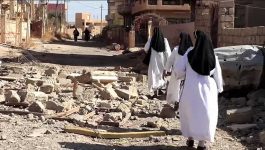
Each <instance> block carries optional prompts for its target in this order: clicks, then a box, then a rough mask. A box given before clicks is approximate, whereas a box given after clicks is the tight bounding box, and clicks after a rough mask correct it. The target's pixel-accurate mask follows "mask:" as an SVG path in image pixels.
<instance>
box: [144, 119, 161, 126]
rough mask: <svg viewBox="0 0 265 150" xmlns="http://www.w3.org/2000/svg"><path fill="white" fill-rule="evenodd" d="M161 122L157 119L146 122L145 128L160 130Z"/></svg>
mask: <svg viewBox="0 0 265 150" xmlns="http://www.w3.org/2000/svg"><path fill="white" fill-rule="evenodd" d="M162 123H163V122H162V120H161V119H159V120H158V121H148V122H147V124H146V126H147V127H149V128H160V127H161V126H162Z"/></svg>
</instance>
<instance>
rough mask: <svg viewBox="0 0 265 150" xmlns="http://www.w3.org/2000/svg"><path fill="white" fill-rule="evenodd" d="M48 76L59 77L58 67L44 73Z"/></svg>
mask: <svg viewBox="0 0 265 150" xmlns="http://www.w3.org/2000/svg"><path fill="white" fill-rule="evenodd" d="M44 74H45V75H46V76H58V69H57V68H56V67H50V68H49V69H47V70H45V71H44Z"/></svg>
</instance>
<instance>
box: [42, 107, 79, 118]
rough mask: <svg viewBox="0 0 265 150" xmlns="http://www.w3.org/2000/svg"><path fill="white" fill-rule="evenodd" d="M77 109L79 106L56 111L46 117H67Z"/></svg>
mask: <svg viewBox="0 0 265 150" xmlns="http://www.w3.org/2000/svg"><path fill="white" fill-rule="evenodd" d="M79 110H80V107H76V108H73V109H71V110H69V111H66V112H61V113H56V114H54V115H52V116H48V117H47V118H50V119H51V118H58V117H67V116H69V115H71V114H73V113H76V112H78V111H79Z"/></svg>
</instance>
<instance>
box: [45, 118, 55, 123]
mask: <svg viewBox="0 0 265 150" xmlns="http://www.w3.org/2000/svg"><path fill="white" fill-rule="evenodd" d="M47 123H48V124H55V123H56V121H55V120H53V119H49V120H47Z"/></svg>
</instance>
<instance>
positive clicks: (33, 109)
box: [28, 101, 45, 113]
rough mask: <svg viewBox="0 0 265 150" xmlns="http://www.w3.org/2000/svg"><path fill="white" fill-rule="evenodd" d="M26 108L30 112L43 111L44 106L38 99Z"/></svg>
mask: <svg viewBox="0 0 265 150" xmlns="http://www.w3.org/2000/svg"><path fill="white" fill-rule="evenodd" d="M28 110H29V111H31V112H39V113H43V112H44V111H45V106H44V105H43V104H42V103H41V102H40V101H36V102H34V103H32V104H31V105H30V106H29V108H28Z"/></svg>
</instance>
